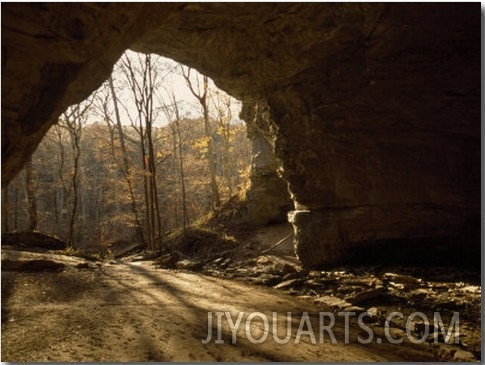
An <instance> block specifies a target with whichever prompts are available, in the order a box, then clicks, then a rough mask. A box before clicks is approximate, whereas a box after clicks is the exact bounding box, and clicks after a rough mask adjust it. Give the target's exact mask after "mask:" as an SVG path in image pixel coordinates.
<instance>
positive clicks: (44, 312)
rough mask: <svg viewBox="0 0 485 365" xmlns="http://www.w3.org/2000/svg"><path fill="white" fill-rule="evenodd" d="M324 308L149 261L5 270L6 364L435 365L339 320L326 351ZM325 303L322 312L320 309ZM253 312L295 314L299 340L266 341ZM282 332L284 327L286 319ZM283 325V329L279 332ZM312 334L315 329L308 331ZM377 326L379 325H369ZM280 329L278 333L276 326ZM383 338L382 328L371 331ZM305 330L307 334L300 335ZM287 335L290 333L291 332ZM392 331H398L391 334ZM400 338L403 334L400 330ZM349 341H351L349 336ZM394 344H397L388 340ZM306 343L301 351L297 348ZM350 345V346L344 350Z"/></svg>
mask: <svg viewBox="0 0 485 365" xmlns="http://www.w3.org/2000/svg"><path fill="white" fill-rule="evenodd" d="M320 304H321V305H316V304H315V303H312V302H310V301H308V300H306V299H305V298H304V297H298V296H295V295H290V294H289V293H287V292H285V291H281V290H277V289H274V288H268V287H264V286H259V285H254V284H247V283H242V282H239V281H235V280H227V279H221V278H217V277H213V276H209V275H205V274H201V273H194V272H188V271H183V270H166V269H157V268H155V267H154V266H153V264H152V262H149V261H135V262H130V263H127V262H116V263H114V262H113V263H111V264H109V263H104V264H98V265H92V266H88V267H86V266H77V267H75V266H66V268H65V269H64V270H63V271H62V272H46V271H40V272H18V271H17V272H13V271H4V272H2V361H6V362H23V361H27V362H42V361H50V362H54V361H55V362H59V361H60V362H70V361H76V362H78V361H90V362H93V361H116V362H120V361H132V362H133V361H137V362H139V361H313V362H315V361H366V362H369V361H432V360H436V359H437V357H436V353H435V352H433V351H430V346H431V345H430V344H429V343H427V342H425V343H422V344H412V343H410V341H409V340H408V339H407V338H404V341H403V342H402V343H401V344H399V345H396V344H391V343H389V342H388V341H382V343H378V342H379V341H375V340H374V341H372V342H371V343H369V344H362V343H360V342H359V341H358V339H357V337H358V336H359V335H360V336H362V337H363V338H367V337H368V335H367V334H366V333H365V332H364V331H363V329H362V328H361V327H359V326H358V325H357V321H356V318H354V317H351V318H350V325H349V330H348V331H345V330H344V327H345V326H344V321H343V319H344V317H340V316H336V323H335V325H334V326H333V327H331V330H332V331H333V334H334V336H335V338H336V342H337V343H332V341H331V340H330V336H326V335H327V334H328V333H327V332H325V333H324V335H325V336H324V338H323V343H319V334H318V326H319V322H318V321H319V314H318V313H319V312H322V311H326V312H327V313H330V312H331V308H330V307H325V303H323V304H322V303H320ZM322 305H323V306H322ZM221 311H223V312H227V311H229V312H231V313H232V314H233V321H234V323H235V322H236V317H237V316H238V313H240V312H244V315H243V318H244V319H243V320H242V324H241V326H240V327H239V329H238V330H237V331H236V337H235V340H236V341H235V343H233V338H232V335H231V330H230V329H229V327H228V325H227V320H226V319H225V317H222V318H223V319H222V323H223V324H224V325H223V326H222V331H221V336H220V338H219V339H220V340H223V341H224V343H216V340H217V339H218V338H217V331H216V316H215V312H221ZM208 312H212V314H214V315H213V323H212V324H213V335H212V338H211V339H210V341H209V342H208V343H207V344H203V343H202V340H204V339H206V338H207V337H208V327H209V326H208V316H209V314H208ZM253 312H261V313H263V314H265V315H267V319H268V322H269V328H270V332H271V328H272V322H273V320H274V319H273V318H272V313H276V315H277V317H276V318H279V317H281V316H283V317H285V318H286V313H287V312H291V313H292V325H291V333H292V335H291V338H290V340H289V341H288V342H287V343H286V344H278V343H276V341H275V340H274V337H273V336H272V334H271V333H270V334H269V336H268V337H267V339H266V341H263V342H262V343H253V342H254V341H253V342H251V341H250V338H255V339H259V338H261V336H263V335H264V331H263V330H264V327H265V326H264V322H263V321H262V317H255V318H253V321H251V322H250V323H249V331H250V334H251V337H250V336H248V335H247V332H246V331H247V328H246V329H245V325H247V324H248V318H247V316H248V315H250V314H251V313H253ZM304 312H308V314H309V317H308V318H309V320H310V323H311V325H312V326H313V329H314V332H315V333H314V334H315V336H316V343H315V344H314V343H312V337H311V335H310V334H309V332H308V331H306V332H305V331H304V330H303V331H302V333H301V334H300V335H301V336H300V338H299V341H296V340H297V337H298V332H299V328H298V327H299V324H301V322H300V320H301V321H303V318H304ZM281 323H283V324H281V326H284V323H285V319H283V320H281ZM278 326H280V324H279V325H278ZM305 326H306V327H304V329H308V323H306V324H305ZM369 326H371V325H369ZM278 328H279V327H278ZM369 328H372V329H373V331H374V335H375V338H377V337H382V338H384V335H383V330H382V328H381V327H379V326H376V327H372V326H371V327H369ZM302 329H303V328H301V329H300V330H302ZM282 330H283V332H282V333H280V331H279V330H278V333H279V337H280V338H284V337H285V334H286V332H285V331H286V330H285V328H283V327H282ZM392 330H394V329H392ZM396 330H397V329H396ZM346 333H348V337H349V338H348V341H345V334H346ZM390 333H391V335H392V336H394V337H395V336H398V334H397V333H395V332H392V331H391V332H390ZM296 342H299V343H296ZM345 342H348V343H345Z"/></svg>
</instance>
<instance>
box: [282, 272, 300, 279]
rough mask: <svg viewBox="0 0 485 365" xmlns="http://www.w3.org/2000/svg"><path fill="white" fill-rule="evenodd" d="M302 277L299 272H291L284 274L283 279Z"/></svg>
mask: <svg viewBox="0 0 485 365" xmlns="http://www.w3.org/2000/svg"><path fill="white" fill-rule="evenodd" d="M299 277H300V274H299V273H297V272H290V273H288V274H286V275H285V276H283V280H291V279H297V278H299Z"/></svg>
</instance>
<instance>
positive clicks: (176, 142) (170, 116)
mask: <svg viewBox="0 0 485 365" xmlns="http://www.w3.org/2000/svg"><path fill="white" fill-rule="evenodd" d="M169 99H170V101H171V107H172V108H169V106H167V105H166V104H165V103H163V102H162V105H163V110H164V112H165V116H166V118H167V120H169V121H172V122H170V123H169V125H170V128H171V129H172V134H173V148H174V157H175V156H176V154H177V152H178V160H179V174H180V191H181V195H182V229H183V234H184V237H185V236H186V235H187V226H188V224H189V217H188V213H187V193H186V188H185V170H184V155H183V152H182V151H183V146H182V145H183V140H182V133H181V128H180V111H179V107H178V103H177V100H176V97H175V93H174V91H173V89H172V90H171V91H170V92H169ZM170 109H172V110H173V113H171V112H170Z"/></svg>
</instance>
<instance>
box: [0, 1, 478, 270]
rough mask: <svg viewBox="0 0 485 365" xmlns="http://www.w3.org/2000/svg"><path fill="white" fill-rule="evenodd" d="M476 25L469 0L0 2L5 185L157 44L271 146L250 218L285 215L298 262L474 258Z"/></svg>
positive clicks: (263, 220) (262, 145)
mask: <svg viewBox="0 0 485 365" xmlns="http://www.w3.org/2000/svg"><path fill="white" fill-rule="evenodd" d="M480 34H481V15H480V4H478V3H476V4H470V3H468V4H467V3H462V4H458V3H446V4H445V3H443V4H437V3H435V4H430V3H426V4H424V3H410V4H405V3H396V4H391V3H386V4H380V3H303V4H296V3H260V4H250V5H248V4H243V3H163V4H156V3H146V4H145V3H74V4H63V3H35V4H34V3H32V4H19V3H18V4H15V3H8V4H7V3H3V4H2V187H5V186H6V185H7V184H8V182H9V181H10V180H11V179H12V178H13V177H14V176H15V175H16V173H18V171H20V169H21V167H22V165H23V164H24V163H25V162H26V160H27V159H28V158H29V156H30V155H31V154H32V153H33V151H34V150H35V148H36V146H37V145H38V144H39V142H40V141H41V139H42V137H43V135H44V134H45V133H46V131H47V130H48V129H49V127H50V126H51V125H52V124H53V123H54V122H55V121H56V120H57V117H58V116H59V115H60V114H61V113H62V112H63V111H64V110H65V109H66V108H67V107H68V106H69V105H71V104H74V103H77V102H80V101H82V100H83V99H84V98H86V97H87V96H88V95H89V94H90V93H91V92H92V91H93V90H95V89H96V88H97V87H99V85H100V84H101V83H102V82H103V81H104V80H106V79H107V77H108V76H109V74H110V73H111V70H112V67H113V64H114V63H115V62H116V60H117V59H118V58H119V57H120V55H121V54H122V53H123V52H124V51H125V50H126V49H131V50H134V51H138V52H152V53H157V54H160V55H163V56H165V57H170V58H172V59H174V60H176V61H179V62H182V63H184V64H187V65H189V66H191V67H194V68H196V69H197V70H199V71H200V72H202V73H203V74H205V75H207V76H209V77H211V78H212V79H213V80H214V81H215V83H216V84H217V85H218V87H220V88H221V89H223V90H225V91H227V92H228V93H230V94H231V95H233V96H235V97H236V98H238V99H240V100H242V101H243V105H244V107H243V117H244V119H245V120H246V122H247V123H248V130H249V131H250V136H251V137H252V139H253V141H254V143H255V145H256V146H259V147H257V148H259V149H261V150H264V151H266V152H267V155H270V157H268V159H263V160H262V162H261V163H262V165H261V166H259V170H256V172H254V174H253V180H254V181H255V182H256V181H257V182H258V184H259V187H258V190H257V191H254V192H253V196H252V198H251V199H252V203H251V204H253V208H251V206H250V211H253V212H254V214H253V215H252V217H253V219H254V222H255V223H257V224H267V223H270V222H272V221H273V220H278V219H281V216H282V215H283V217H284V218H285V219H286V213H287V211H288V210H290V211H289V212H288V215H287V216H288V217H287V218H288V219H289V221H290V222H291V223H292V224H293V226H294V230H295V251H296V254H297V256H298V258H299V260H300V261H301V263H302V264H303V265H304V266H306V267H310V268H316V267H322V266H326V265H334V264H336V263H340V262H342V261H345V260H353V259H356V258H362V257H367V260H368V262H369V263H372V262H375V261H377V260H380V259H382V258H383V257H384V258H388V257H390V256H393V257H395V258H396V259H397V260H401V259H403V260H404V258H405V257H407V258H408V259H409V260H411V261H413V260H418V261H423V262H424V263H430V262H431V263H436V264H440V263H442V261H441V260H444V259H445V258H448V259H449V260H451V262H458V261H460V262H462V263H464V264H465V265H468V266H470V265H477V267H478V266H479V264H480V234H481V216H480V207H481V195H480V191H481V190H480V189H481V186H480V183H481V180H480V179H481V173H480V171H481V169H480V168H481V165H480V161H481V159H480V158H481V136H480V128H481V125H480V118H481V115H480V112H481V109H480V97H481V93H480V92H481V80H480V75H481V74H480V72H481V63H480V58H481V53H480V52H481V49H480V47H481V43H480V42H481V38H480ZM273 154H274V156H273ZM258 184H256V185H258ZM290 198H291V200H289V199H290ZM261 207H264V209H261ZM430 260H431V261H430Z"/></svg>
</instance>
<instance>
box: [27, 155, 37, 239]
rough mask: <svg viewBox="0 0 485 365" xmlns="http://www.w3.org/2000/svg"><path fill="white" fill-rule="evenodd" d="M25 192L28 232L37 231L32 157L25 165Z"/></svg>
mask: <svg viewBox="0 0 485 365" xmlns="http://www.w3.org/2000/svg"><path fill="white" fill-rule="evenodd" d="M25 190H26V192H27V201H28V211H29V218H30V226H29V231H32V232H33V231H35V230H36V229H37V223H38V216H37V199H36V196H35V182H34V168H33V166H32V157H31V158H29V160H28V161H27V163H26V164H25Z"/></svg>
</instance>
